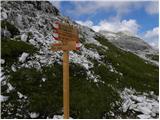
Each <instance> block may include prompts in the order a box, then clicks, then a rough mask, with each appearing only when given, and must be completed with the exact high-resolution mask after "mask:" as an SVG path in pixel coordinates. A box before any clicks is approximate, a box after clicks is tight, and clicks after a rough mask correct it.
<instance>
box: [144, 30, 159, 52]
mask: <svg viewBox="0 0 160 120" xmlns="http://www.w3.org/2000/svg"><path fill="white" fill-rule="evenodd" d="M143 39H144V40H145V41H146V42H148V43H149V44H150V45H151V46H152V47H153V48H155V49H158V48H159V46H158V43H159V27H155V28H153V29H152V30H148V31H146V32H145V34H144V36H143Z"/></svg>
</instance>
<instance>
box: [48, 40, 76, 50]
mask: <svg viewBox="0 0 160 120" xmlns="http://www.w3.org/2000/svg"><path fill="white" fill-rule="evenodd" d="M51 50H52V51H54V52H55V51H60V50H77V49H76V41H68V42H67V44H65V45H64V44H62V43H59V44H52V46H51Z"/></svg>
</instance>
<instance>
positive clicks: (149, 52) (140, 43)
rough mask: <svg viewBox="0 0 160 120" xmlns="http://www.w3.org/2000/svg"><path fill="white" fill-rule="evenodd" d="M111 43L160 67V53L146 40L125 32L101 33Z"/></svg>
mask: <svg viewBox="0 0 160 120" xmlns="http://www.w3.org/2000/svg"><path fill="white" fill-rule="evenodd" d="M100 33H101V34H103V35H104V36H105V37H106V38H108V40H109V41H110V42H112V43H113V44H114V45H116V46H117V47H119V48H121V49H124V50H126V51H130V52H132V53H134V54H136V55H138V56H139V57H141V58H143V59H145V60H148V61H150V62H152V63H154V64H156V65H159V55H158V54H159V53H158V51H157V50H155V49H153V48H152V47H151V46H150V45H149V44H147V43H146V42H144V40H142V39H140V38H138V37H136V36H133V35H131V34H128V33H125V32H118V33H114V32H110V31H100Z"/></svg>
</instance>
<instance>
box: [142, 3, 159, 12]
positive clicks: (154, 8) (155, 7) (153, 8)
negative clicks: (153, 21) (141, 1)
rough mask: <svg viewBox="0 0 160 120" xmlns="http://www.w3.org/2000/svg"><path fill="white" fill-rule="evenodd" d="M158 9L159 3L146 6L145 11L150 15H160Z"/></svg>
mask: <svg viewBox="0 0 160 120" xmlns="http://www.w3.org/2000/svg"><path fill="white" fill-rule="evenodd" d="M158 7H159V4H158V1H157V2H150V3H149V4H147V5H146V7H145V11H146V12H147V13H148V14H150V15H153V14H158V13H159V9H158Z"/></svg>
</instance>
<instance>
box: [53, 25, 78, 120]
mask: <svg viewBox="0 0 160 120" xmlns="http://www.w3.org/2000/svg"><path fill="white" fill-rule="evenodd" d="M53 27H54V32H53V37H54V39H55V40H58V41H59V43H56V44H52V45H51V50H52V51H53V52H56V51H60V50H63V110H64V119H69V51H70V50H79V49H80V44H79V38H78V30H77V29H76V27H74V26H73V25H69V24H68V23H60V22H54V23H53Z"/></svg>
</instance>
